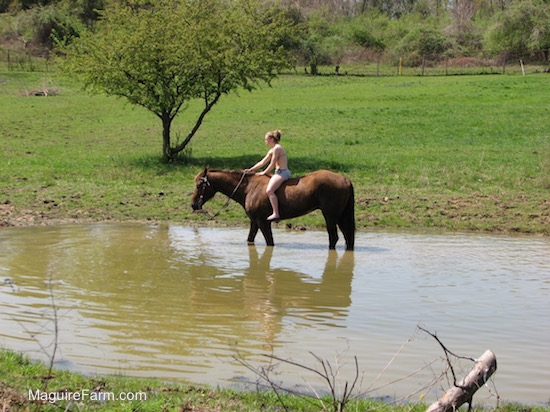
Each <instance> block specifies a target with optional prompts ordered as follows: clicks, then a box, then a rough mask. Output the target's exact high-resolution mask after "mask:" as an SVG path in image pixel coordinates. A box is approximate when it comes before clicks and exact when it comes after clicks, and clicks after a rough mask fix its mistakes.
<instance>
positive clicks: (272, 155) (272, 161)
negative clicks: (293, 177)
mask: <svg viewBox="0 0 550 412" xmlns="http://www.w3.org/2000/svg"><path fill="white" fill-rule="evenodd" d="M280 141H281V131H280V130H273V131H271V132H267V133H266V134H265V144H266V145H268V146H269V147H271V149H269V151H268V152H267V154H266V155H265V157H264V158H263V159H262V160H260V161H259V162H258V163H256V164H255V165H254V166H252V167H251V168H250V169H245V170H244V171H245V172H246V173H250V172H254V171H255V170H258V169H260V168H262V167H263V166H265V165H266V164H268V163H269V165H268V166H267V167H266V168H265V170H264V171H263V172H259V173H256V174H257V175H260V176H261V175H265V174H266V173H269V172H270V171H271V170H273V169H275V174H274V175H273V176H272V177H271V179H270V180H269V183H268V184H267V189H266V193H267V197H268V198H269V201H270V202H271V207H272V208H273V213H272V214H271V215H270V216H268V218H267V220H268V221H272V222H273V221H274V222H278V221H279V220H281V217H280V216H279V201H278V199H277V195H276V194H275V191H276V190H277V189H278V188H279V186H281V184H282V183H283V182H284V181H285V180H288V179H289V178H290V170H288V158H287V156H286V152H285V149H283V146H281V144H280V143H279V142H280Z"/></svg>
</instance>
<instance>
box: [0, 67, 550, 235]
mask: <svg viewBox="0 0 550 412" xmlns="http://www.w3.org/2000/svg"><path fill="white" fill-rule="evenodd" d="M41 91H47V92H48V96H47V97H44V96H35V94H36V92H41ZM549 93H550V77H549V76H548V75H547V74H537V75H529V76H521V75H485V76H441V77H433V76H432V77H417V76H409V77H406V76H400V77H353V76H338V77H336V76H319V77H309V76H303V75H296V74H294V75H282V76H280V77H279V78H278V79H277V80H276V81H275V82H274V83H273V87H271V88H269V87H264V88H262V89H260V90H257V91H255V92H253V93H248V92H241V93H240V94H239V95H230V96H224V97H222V99H221V101H220V103H219V104H218V105H217V106H216V107H215V108H214V109H213V111H212V112H211V113H210V114H209V116H208V117H207V118H206V121H205V123H204V124H203V127H202V128H201V129H200V131H199V133H198V135H197V136H196V137H195V138H194V140H192V142H191V146H190V148H189V150H188V151H187V152H186V154H185V161H183V162H181V163H179V164H162V163H161V162H160V154H161V123H160V120H159V119H157V118H156V117H154V115H152V114H151V113H149V112H147V111H146V110H145V109H142V108H137V107H133V106H130V105H129V104H127V103H126V102H125V101H123V100H120V99H116V98H109V97H106V96H103V95H95V96H90V95H88V94H86V93H84V92H82V91H81V89H80V86H79V84H78V83H77V82H75V81H74V80H71V79H68V78H66V77H63V76H62V75H61V74H58V73H55V71H53V70H52V69H51V68H50V72H46V73H45V72H40V73H38V72H33V73H28V72H14V71H5V70H4V71H0V112H1V113H2V115H1V116H2V117H1V122H0V136H1V139H2V145H1V146H0V157H1V162H0V226H2V225H3V226H10V225H31V224H51V223H56V222H81V221H128V220H134V221H170V222H178V223H189V224H202V223H205V217H204V216H202V215H196V214H192V213H191V208H190V205H189V203H190V196H191V193H192V191H193V176H194V175H195V174H196V173H198V172H199V171H200V170H201V169H202V168H203V167H204V166H205V165H210V166H211V167H212V168H228V169H242V168H245V167H249V166H251V165H252V164H253V163H255V162H256V161H257V160H259V159H260V158H261V157H262V156H263V155H264V154H265V152H266V151H267V146H265V145H264V142H263V135H264V133H265V132H266V131H267V130H271V129H275V128H280V129H282V131H283V140H282V143H283V145H284V146H285V148H286V150H287V152H288V154H289V160H290V168H291V170H292V172H293V174H294V175H295V176H296V175H300V174H304V173H307V172H310V171H313V170H316V169H321V168H328V169H331V170H334V171H337V172H341V173H343V174H345V175H346V176H348V177H350V178H351V179H352V181H353V182H354V185H355V191H356V217H357V226H358V228H359V229H360V230H368V229H372V228H392V229H393V228H419V229H426V228H437V229H443V230H450V231H462V230H474V231H490V232H505V233H509V232H518V233H537V234H545V235H548V234H549V233H550V229H549V228H550V200H549V198H550V196H549V194H550V104H549V103H548V95H549ZM198 109H199V107H198V104H196V103H192V104H191V105H190V106H189V108H188V109H187V110H186V111H185V112H183V113H182V115H181V116H180V117H178V118H177V119H176V122H175V124H174V127H173V136H174V138H178V137H179V138H180V139H183V138H184V137H185V135H186V133H187V131H188V130H189V129H190V127H191V125H192V124H193V123H194V121H195V119H196V116H197V110H198ZM224 202H225V199H224V198H223V197H222V196H220V195H219V196H217V197H216V199H215V200H214V201H212V202H210V203H208V204H207V205H206V208H208V209H210V210H211V211H217V210H218V209H219V208H220V207H221V205H222V204H223V203H224ZM216 221H217V223H218V224H228V225H241V224H242V225H244V224H247V221H246V216H245V215H244V212H243V211H242V209H241V208H240V206H238V205H236V204H232V205H231V206H230V207H229V208H228V209H227V210H225V211H224V212H223V213H222V214H221V215H220V216H219V217H218V218H217V220H216ZM289 223H290V224H292V225H293V226H305V227H317V226H321V225H322V224H323V220H322V217H321V216H320V214H319V213H314V214H311V215H309V216H307V217H304V218H300V219H295V220H293V221H290V222H289Z"/></svg>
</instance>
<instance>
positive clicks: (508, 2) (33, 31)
mask: <svg viewBox="0 0 550 412" xmlns="http://www.w3.org/2000/svg"><path fill="white" fill-rule="evenodd" d="M268 1H269V0H268ZM133 2H137V0H0V13H1V14H0V18H1V19H2V20H0V21H2V23H3V24H2V26H4V28H3V29H2V33H0V35H1V36H2V37H4V38H8V37H9V38H11V39H13V38H14V37H18V38H20V40H21V41H20V43H21V44H24V46H25V47H30V48H32V50H36V51H41V52H44V51H48V50H52V49H53V48H54V47H55V45H56V43H65V44H66V43H68V42H70V41H72V39H73V38H75V37H78V36H79V35H80V33H82V32H83V31H84V30H86V29H89V28H90V27H93V26H94V25H96V24H97V22H98V21H99V20H100V19H101V16H102V13H103V12H104V10H105V8H106V7H108V6H109V5H110V4H121V5H123V4H125V3H126V4H131V3H133ZM150 2H151V3H154V0H150ZM272 5H273V6H276V7H278V8H279V9H281V10H283V11H284V13H285V14H286V15H287V17H288V18H289V19H290V20H291V21H292V22H293V24H294V25H295V27H296V28H297V30H296V31H295V37H294V38H289V39H287V41H286V43H285V47H286V48H287V49H288V50H289V51H290V52H291V53H292V56H293V59H294V63H295V64H296V65H300V66H306V67H308V69H309V72H310V73H312V74H315V73H316V72H317V68H318V67H319V66H321V65H334V66H337V65H340V64H345V63H347V62H358V61H365V60H370V61H378V62H384V63H387V64H392V65H396V64H397V62H398V61H399V60H401V62H402V64H404V65H407V66H420V65H423V64H426V63H428V64H430V63H436V62H441V61H442V60H449V59H460V58H466V59H468V58H470V59H474V58H479V57H480V56H482V57H484V58H494V59H499V60H500V61H501V62H502V63H503V64H505V63H506V61H507V60H509V59H510V58H511V57H512V56H513V58H514V59H515V60H518V59H522V60H524V61H526V62H537V63H542V64H548V62H549V57H550V56H549V49H550V1H549V0H450V1H449V0H445V1H443V0H279V1H277V2H275V0H273V3H272Z"/></svg>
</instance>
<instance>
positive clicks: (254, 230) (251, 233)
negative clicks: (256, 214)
mask: <svg viewBox="0 0 550 412" xmlns="http://www.w3.org/2000/svg"><path fill="white" fill-rule="evenodd" d="M258 229H259V227H258V224H257V223H256V222H254V221H253V220H250V230H249V231H248V239H247V242H248V243H249V244H253V243H254V239H256V234H257V233H258Z"/></svg>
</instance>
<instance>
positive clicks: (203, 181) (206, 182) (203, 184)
mask: <svg viewBox="0 0 550 412" xmlns="http://www.w3.org/2000/svg"><path fill="white" fill-rule="evenodd" d="M245 176H246V172H243V173H242V175H241V179H240V180H239V183H237V186H235V189H233V192H232V193H231V195H229V196H227V200H226V202H225V204H224V205H223V206H222V207H221V209H220V210H218V212H217V213H215V214H214V215H210V216H208V218H209V219H214V218H215V217H217V216H218V215H219V214H220V213H221V212H222V211H223V210H224V209H225V208H226V207H227V205H229V202H230V201H231V199H233V195H235V193H237V190H239V187H240V186H241V183H242V182H243V180H244V177H245ZM199 185H200V186H201V193H200V195H199V205H200V206H201V208H202V205H203V204H204V202H203V199H204V192H205V191H206V187H207V186H211V184H210V181H209V180H208V175H206V174H205V175H204V176H203V177H201V178H200V182H199ZM203 213H206V214H209V213H208V212H206V211H204V212H203Z"/></svg>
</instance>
